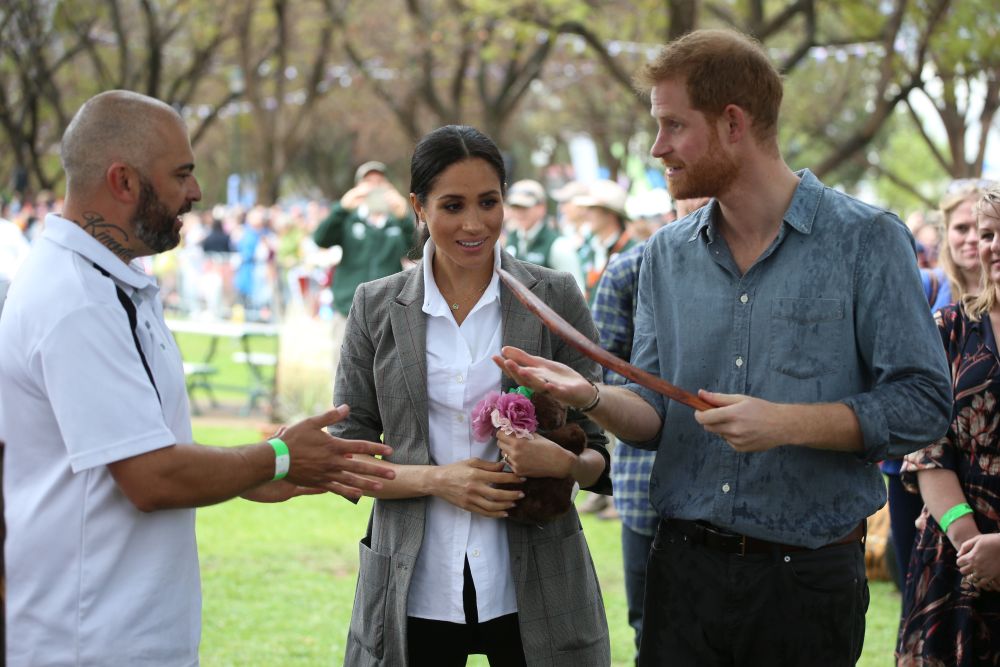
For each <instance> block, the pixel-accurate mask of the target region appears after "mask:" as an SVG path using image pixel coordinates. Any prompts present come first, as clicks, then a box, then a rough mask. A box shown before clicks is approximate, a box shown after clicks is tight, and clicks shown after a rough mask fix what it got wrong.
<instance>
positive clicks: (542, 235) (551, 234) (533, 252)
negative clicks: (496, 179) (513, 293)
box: [506, 180, 583, 290]
mask: <svg viewBox="0 0 1000 667" xmlns="http://www.w3.org/2000/svg"><path fill="white" fill-rule="evenodd" d="M506 203H507V207H508V209H509V210H510V218H511V221H512V222H513V227H514V228H513V229H512V230H511V231H510V233H509V234H508V235H507V246H506V250H507V252H509V253H510V254H511V255H513V256H514V257H517V258H518V259H520V260H524V261H525V262H531V263H532V264H538V265H540V266H545V267H548V268H550V269H555V270H556V271H565V272H566V273H568V274H570V275H571V276H573V279H574V280H576V284H577V285H579V286H580V289H581V290H582V289H583V273H582V272H581V270H580V259H579V257H577V254H576V249H575V248H574V247H573V242H572V241H571V240H570V239H568V238H567V237H565V236H562V235H561V234H560V233H559V232H558V231H557V230H556V229H555V228H554V227H553V226H552V225H550V224H549V223H548V220H547V217H546V206H545V188H543V187H542V184H541V183H539V182H538V181H531V180H524V181H518V182H516V183H514V185H512V186H510V192H509V193H508V194H507V202H506Z"/></svg>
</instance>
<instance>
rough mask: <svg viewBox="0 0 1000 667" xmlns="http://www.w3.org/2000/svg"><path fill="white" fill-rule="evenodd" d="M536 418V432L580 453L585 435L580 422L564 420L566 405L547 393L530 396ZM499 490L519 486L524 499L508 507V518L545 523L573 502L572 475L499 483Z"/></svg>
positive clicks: (583, 447)
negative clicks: (561, 477) (559, 477)
mask: <svg viewBox="0 0 1000 667" xmlns="http://www.w3.org/2000/svg"><path fill="white" fill-rule="evenodd" d="M531 402H532V404H534V406H535V418H536V419H537V420H538V430H537V433H538V435H540V436H542V437H545V438H548V439H549V440H551V441H552V442H554V443H556V444H558V445H561V446H562V447H563V449H568V450H569V451H571V452H573V453H574V454H577V455H579V454H580V453H581V452H583V450H584V449H585V448H586V447H587V434H586V433H585V432H584V430H583V429H582V428H581V427H580V425H579V424H574V423H572V422H570V423H567V422H566V408H564V407H563V406H561V405H560V404H559V403H558V402H557V401H556V400H555V399H554V398H552V397H551V396H549V395H548V394H543V393H536V394H534V395H533V396H532V397H531ZM498 488H501V489H520V490H521V491H524V498H522V499H521V500H519V501H518V502H517V504H516V505H515V506H514V507H513V508H511V509H510V510H508V512H507V513H508V517H509V518H511V519H513V520H514V521H517V522H520V523H530V524H540V523H547V522H549V521H552V520H553V519H555V518H557V517H560V516H562V515H563V514H565V513H566V512H568V511H569V508H570V505H571V504H572V503H573V500H572V493H573V478H572V477H567V478H566V479H557V478H555V477H529V478H528V480H527V481H525V482H523V483H521V484H499V485H498Z"/></svg>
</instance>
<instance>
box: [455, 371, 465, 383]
mask: <svg viewBox="0 0 1000 667" xmlns="http://www.w3.org/2000/svg"><path fill="white" fill-rule="evenodd" d="M463 380H464V378H463V377H462V374H461V373H459V374H458V375H456V376H455V382H457V383H459V384H462V381H463Z"/></svg>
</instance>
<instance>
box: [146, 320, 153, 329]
mask: <svg viewBox="0 0 1000 667" xmlns="http://www.w3.org/2000/svg"><path fill="white" fill-rule="evenodd" d="M146 328H147V329H150V328H152V327H151V325H150V324H149V320H146Z"/></svg>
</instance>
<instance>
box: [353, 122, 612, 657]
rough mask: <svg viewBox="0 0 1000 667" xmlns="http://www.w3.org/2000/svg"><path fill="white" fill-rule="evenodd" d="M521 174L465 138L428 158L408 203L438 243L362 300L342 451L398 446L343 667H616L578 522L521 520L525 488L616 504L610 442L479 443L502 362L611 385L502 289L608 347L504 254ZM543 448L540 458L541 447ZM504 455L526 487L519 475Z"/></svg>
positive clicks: (364, 554)
mask: <svg viewBox="0 0 1000 667" xmlns="http://www.w3.org/2000/svg"><path fill="white" fill-rule="evenodd" d="M505 183H506V175H505V171H504V165H503V160H502V159H501V157H500V153H499V150H498V149H497V147H496V145H495V144H494V143H493V141H492V140H490V139H489V138H488V137H486V136H485V135H483V134H482V133H480V132H479V131H477V130H475V129H473V128H470V127H465V126H447V127H442V128H439V129H438V130H435V131H434V132H431V133H430V134H428V135H427V136H425V137H424V138H423V139H421V141H420V142H419V143H418V144H417V146H416V149H415V151H414V155H413V159H412V162H411V186H410V191H411V192H410V202H411V205H412V207H413V210H414V213H415V214H416V217H417V219H418V220H419V221H421V223H422V226H423V227H424V229H425V230H426V231H425V237H426V240H425V242H424V244H423V259H422V261H421V263H420V264H419V265H418V266H417V267H416V268H414V269H413V270H411V271H407V272H404V273H400V274H397V275H394V276H389V277H387V278H384V279H381V280H377V281H374V282H371V283H366V284H363V285H361V286H360V287H359V289H358V291H357V292H356V294H355V297H354V303H353V305H352V307H351V312H350V315H349V316H348V322H347V330H346V333H345V338H344V343H343V348H342V351H341V360H340V366H339V368H338V370H337V377H336V386H335V390H334V395H335V398H336V400H337V401H339V402H347V403H348V404H349V405H350V406H351V415H350V417H349V419H347V420H345V421H343V422H341V423H340V424H338V425H337V426H336V432H337V434H338V435H340V436H342V437H347V436H348V435H349V436H350V437H357V438H361V437H371V438H375V439H377V438H378V436H379V435H380V434H383V433H384V440H385V442H387V443H391V444H392V446H393V449H394V453H393V456H392V457H391V459H388V463H389V464H390V465H391V466H392V467H393V469H394V470H395V471H396V478H395V479H394V480H392V483H389V482H388V481H383V488H382V490H381V492H379V493H378V494H375V497H376V500H375V503H374V508H373V510H372V516H371V519H370V522H369V527H368V533H367V535H366V536H365V538H364V539H363V540H362V542H361V545H360V560H361V563H360V573H359V577H358V586H357V591H356V594H355V601H354V613H353V615H352V618H351V625H350V631H349V634H348V642H347V654H346V658H345V664H346V665H350V666H351V667H357V666H364V665H386V666H390V665H391V666H392V667H400V666H405V665H435V666H448V665H464V664H466V658H467V656H468V655H470V654H473V653H485V654H486V655H487V657H488V659H489V661H490V664H491V665H504V666H506V665H551V664H555V663H556V662H558V663H559V664H571V663H572V664H574V665H580V666H583V665H595V666H597V665H600V666H604V665H608V664H610V660H611V657H610V645H609V640H608V628H607V620H606V617H605V613H604V606H603V602H602V599H601V594H600V589H599V587H598V582H597V576H596V573H595V571H594V566H593V562H592V560H591V557H590V553H589V551H588V549H587V543H586V540H585V539H584V536H583V532H582V530H581V527H580V521H579V518H578V517H577V515H576V512H575V511H574V510H571V511H570V512H569V513H568V514H567V515H564V516H563V517H561V518H559V519H556V520H555V521H553V522H552V523H549V524H545V525H543V526H528V525H522V524H517V523H514V522H511V521H507V520H505V516H506V512H507V510H509V509H510V508H511V507H513V506H514V504H515V503H516V502H517V500H518V499H519V497H520V492H519V491H505V490H500V489H497V488H495V485H497V484H501V483H511V482H517V481H518V480H519V479H520V478H521V477H560V478H566V477H573V478H574V479H575V480H576V481H577V482H578V483H579V484H580V486H581V487H583V488H591V489H592V490H593V489H596V490H599V491H602V490H603V491H605V492H607V491H609V490H610V483H609V481H608V477H607V469H608V464H607V462H608V454H607V451H606V450H605V448H604V446H603V445H604V443H605V442H606V440H605V439H604V436H603V435H602V434H601V432H600V430H599V429H598V428H597V427H596V426H595V425H594V424H592V423H591V422H589V421H588V420H587V419H586V418H585V417H584V415H582V414H580V413H577V412H575V411H571V414H570V418H571V419H574V420H577V421H578V422H579V423H580V424H581V426H583V427H584V429H585V430H586V432H587V434H588V441H589V447H588V449H586V450H585V451H584V452H583V453H582V454H581V455H579V456H575V455H573V454H571V453H569V452H567V451H566V450H564V449H562V448H561V447H559V446H558V445H556V444H555V443H553V442H551V441H549V440H547V439H545V438H542V437H540V436H537V435H536V437H535V438H534V439H532V440H530V441H526V440H518V439H516V438H513V437H507V436H503V435H501V436H500V440H499V441H497V440H490V441H488V442H486V443H482V442H478V441H476V440H475V439H474V438H473V434H472V424H471V419H470V414H471V412H472V410H473V408H474V406H475V405H476V403H477V402H478V401H479V400H480V399H481V398H482V397H483V396H485V395H486V394H487V393H489V392H491V391H496V390H498V389H503V390H506V389H507V388H508V387H509V386H510V384H509V381H508V380H505V379H504V378H502V377H501V374H500V371H499V369H498V368H497V367H496V366H495V365H494V363H493V361H492V357H493V355H495V354H497V353H499V351H500V347H501V346H502V345H518V346H528V347H530V348H531V349H533V350H534V351H535V352H534V353H535V354H539V355H543V356H547V357H549V358H552V359H558V360H560V361H562V362H563V363H566V364H568V365H570V366H572V367H574V368H576V369H577V370H578V371H580V372H581V373H584V374H585V375H587V376H588V377H590V378H592V379H594V380H597V379H598V377H599V374H598V367H597V365H596V364H594V363H593V362H591V361H589V360H588V359H586V358H585V357H583V356H582V355H580V354H579V353H578V352H576V350H574V349H573V348H571V347H569V346H568V345H566V344H564V343H563V341H562V340H561V339H559V338H558V337H556V336H554V335H552V334H550V332H549V331H548V330H547V329H545V328H544V327H543V326H542V324H541V322H540V321H539V320H537V319H536V318H535V317H534V316H533V315H532V314H531V313H530V312H528V310H527V309H526V308H524V307H523V306H522V305H521V304H520V303H519V302H518V301H517V300H516V299H515V298H514V297H513V295H512V294H510V293H509V292H508V290H507V289H506V288H505V287H503V286H502V285H501V284H500V283H499V281H498V279H497V277H496V275H495V269H496V268H497V267H503V268H504V269H506V270H507V271H509V272H510V273H511V274H513V275H514V276H515V277H516V278H517V279H519V280H520V281H521V282H523V283H524V284H525V285H527V286H528V287H529V288H531V289H532V291H533V292H534V293H535V294H536V295H538V296H539V297H540V298H542V299H544V300H545V301H546V302H547V303H548V304H549V305H551V306H552V307H553V308H555V309H556V310H557V311H558V312H560V314H562V316H563V317H565V318H566V319H567V320H569V321H570V322H571V323H573V324H574V326H576V328H577V329H579V330H581V331H584V332H587V333H588V334H589V335H590V337H591V338H596V331H595V329H594V325H593V323H592V322H591V320H590V315H589V313H588V310H587V305H586V302H585V301H584V299H583V295H582V294H581V292H580V290H579V288H578V287H577V285H576V283H575V282H574V280H573V278H572V277H571V276H570V275H569V274H563V273H557V272H554V271H551V270H549V269H545V268H542V267H539V266H536V265H533V264H527V263H524V262H520V261H518V260H516V259H514V258H512V257H511V256H509V255H508V254H507V253H505V252H502V251H501V250H500V246H499V243H498V239H499V236H500V231H501V227H502V225H503V196H504V193H505ZM527 442H530V446H525V443H527ZM501 453H502V454H503V455H504V460H505V461H506V462H507V464H508V466H509V468H510V469H511V472H506V471H505V467H504V461H500V460H499V459H500V457H501Z"/></svg>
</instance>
